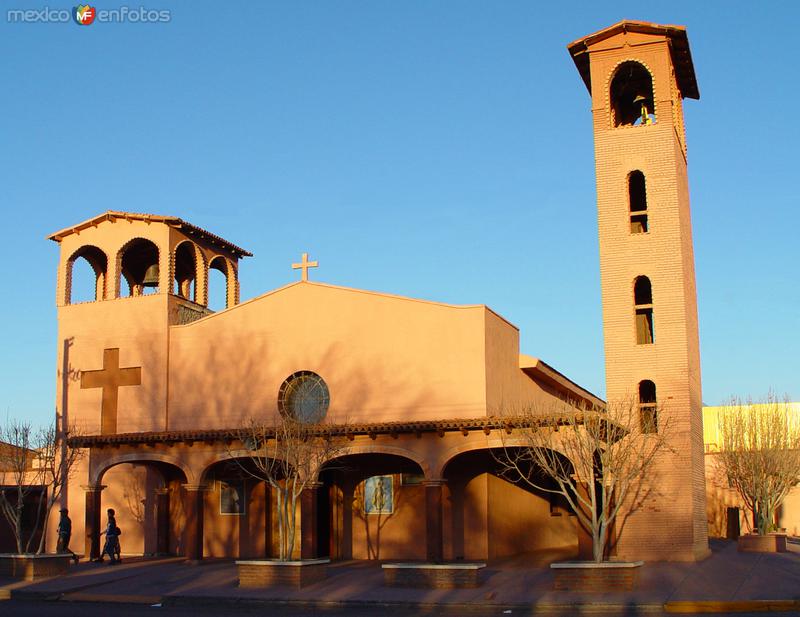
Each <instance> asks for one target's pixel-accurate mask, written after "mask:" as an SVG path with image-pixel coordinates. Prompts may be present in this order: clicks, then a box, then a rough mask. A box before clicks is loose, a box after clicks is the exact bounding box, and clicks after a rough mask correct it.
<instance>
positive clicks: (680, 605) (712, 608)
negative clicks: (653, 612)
mask: <svg viewBox="0 0 800 617" xmlns="http://www.w3.org/2000/svg"><path fill="white" fill-rule="evenodd" d="M797 610H800V600H730V601H726V600H700V601H693V600H686V601H676V602H666V603H665V604H664V612H665V613H781V612H787V611H797Z"/></svg>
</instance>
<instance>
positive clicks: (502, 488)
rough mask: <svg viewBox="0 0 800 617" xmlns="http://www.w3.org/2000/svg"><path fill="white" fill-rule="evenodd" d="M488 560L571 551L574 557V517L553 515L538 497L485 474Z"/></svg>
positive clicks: (548, 506)
mask: <svg viewBox="0 0 800 617" xmlns="http://www.w3.org/2000/svg"><path fill="white" fill-rule="evenodd" d="M486 479H487V481H488V499H489V524H488V532H489V559H496V558H498V557H507V556H510V555H518V554H520V553H528V552H534V551H544V550H559V549H571V550H573V551H574V553H575V555H576V556H577V551H578V536H577V533H576V529H575V519H574V517H570V516H566V515H563V513H559V516H553V515H552V514H551V513H550V503H549V502H548V501H547V500H546V499H544V498H542V497H541V496H539V495H535V494H533V493H531V492H529V491H526V490H525V489H523V488H521V487H518V486H514V485H513V484H511V483H510V482H508V481H507V480H503V479H502V478H498V477H497V476H493V475H488V474H487V478H486Z"/></svg>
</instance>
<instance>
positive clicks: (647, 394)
mask: <svg viewBox="0 0 800 617" xmlns="http://www.w3.org/2000/svg"><path fill="white" fill-rule="evenodd" d="M639 423H640V425H641V428H642V432H643V433H657V432H658V408H657V405H656V384H654V383H653V382H652V381H650V380H649V379H644V380H642V381H640V382H639Z"/></svg>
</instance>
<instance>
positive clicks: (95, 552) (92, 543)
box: [83, 484, 105, 559]
mask: <svg viewBox="0 0 800 617" xmlns="http://www.w3.org/2000/svg"><path fill="white" fill-rule="evenodd" d="M104 488H105V486H104V485H103V484H90V485H88V486H84V487H83V490H84V491H86V522H85V529H86V542H85V547H86V548H85V549H84V550H85V554H86V555H88V556H89V559H97V558H98V557H100V508H101V506H102V503H101V494H102V492H103V489H104Z"/></svg>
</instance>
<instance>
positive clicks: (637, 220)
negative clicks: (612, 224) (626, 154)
mask: <svg viewBox="0 0 800 617" xmlns="http://www.w3.org/2000/svg"><path fill="white" fill-rule="evenodd" d="M628 204H629V208H630V214H631V233H633V234H641V233H647V231H648V226H647V187H646V185H645V180H644V174H643V173H642V172H641V171H638V170H636V171H632V172H631V173H630V175H628Z"/></svg>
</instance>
